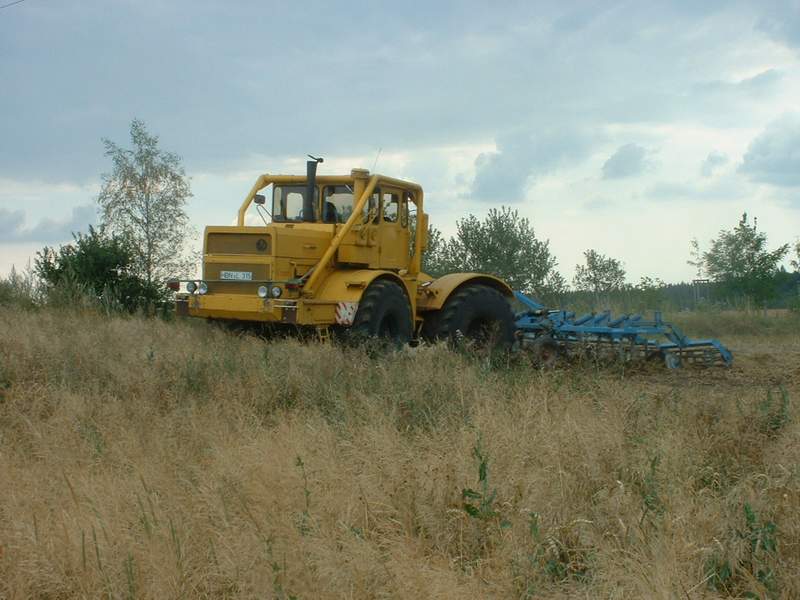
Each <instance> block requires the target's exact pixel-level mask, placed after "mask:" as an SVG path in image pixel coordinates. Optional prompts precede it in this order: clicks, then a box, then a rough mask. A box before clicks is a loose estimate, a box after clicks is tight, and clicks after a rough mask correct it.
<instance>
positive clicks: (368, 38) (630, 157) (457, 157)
mask: <svg viewBox="0 0 800 600" xmlns="http://www.w3.org/2000/svg"><path fill="white" fill-rule="evenodd" d="M5 3H6V2H5V1H4V0H0V5H1V4H5ZM133 118H139V119H142V120H144V121H145V123H146V124H147V127H148V129H149V130H150V132H151V133H154V134H156V135H158V136H159V140H160V145H161V147H162V148H163V149H165V150H168V151H171V152H175V153H177V154H178V155H180V156H181V157H182V160H183V164H184V166H185V169H186V172H187V175H189V176H190V177H191V187H192V192H193V197H192V198H191V200H190V201H189V203H188V205H187V211H188V213H189V215H190V218H191V221H192V223H193V225H194V226H195V227H196V229H197V230H198V231H202V228H203V227H204V226H205V225H213V224H229V223H231V222H232V221H233V219H234V218H235V215H236V211H237V208H238V206H239V204H240V203H241V200H242V199H243V198H244V196H245V195H246V193H247V192H248V190H249V189H250V187H251V185H252V183H253V181H254V180H255V178H256V177H257V176H258V175H259V174H260V173H265V172H269V173H291V174H303V173H304V172H305V165H304V160H305V155H306V154H308V153H310V154H314V155H315V156H324V157H325V163H324V164H323V165H321V167H320V171H319V172H320V174H346V173H349V171H350V169H351V168H354V167H364V168H368V169H371V170H373V171H377V172H380V173H383V174H386V175H390V176H394V177H401V178H405V179H410V180H413V181H416V182H418V183H420V184H421V185H422V186H423V188H424V189H425V190H426V210H427V212H429V213H430V221H431V224H432V225H434V226H435V227H437V228H439V229H440V230H442V231H443V232H444V233H445V234H446V235H451V234H453V233H454V232H455V225H456V221H457V220H458V219H459V218H461V217H463V216H466V215H468V214H475V215H477V216H479V217H482V216H484V215H485V214H486V213H487V211H488V210H490V209H492V208H499V207H500V206H502V205H505V206H511V207H513V208H515V209H517V210H518V212H519V214H520V215H521V216H523V217H527V218H528V219H529V220H530V221H531V223H532V225H533V227H534V229H535V231H536V234H537V236H538V237H539V238H541V239H548V240H549V243H550V249H551V251H552V253H553V254H554V256H555V257H556V258H557V260H558V263H559V265H558V269H559V270H560V271H561V272H562V273H563V274H564V275H565V276H566V277H567V278H571V276H572V274H573V273H574V268H575V265H576V264H577V263H580V262H582V259H583V256H582V254H583V252H584V251H585V250H587V249H590V248H592V249H595V250H597V251H598V252H601V253H603V254H606V255H608V256H611V257H614V258H617V259H620V260H621V261H622V262H623V263H624V265H625V268H626V270H627V272H628V278H629V280H630V281H632V282H636V281H638V279H639V278H640V277H642V276H651V277H659V278H661V279H663V280H665V281H670V282H677V281H688V280H691V279H692V278H693V277H694V269H693V267H691V266H689V265H687V264H686V261H687V259H689V258H690V256H689V249H690V247H689V242H690V240H691V239H693V238H697V239H698V240H699V241H700V244H701V247H702V248H707V247H708V244H709V242H710V240H711V239H713V238H714V237H715V236H716V235H717V234H718V233H719V231H720V230H722V229H731V228H732V227H734V226H735V225H736V223H737V222H738V220H739V218H740V216H741V214H742V213H743V212H745V211H746V212H747V213H748V214H749V215H751V217H757V219H758V227H759V229H760V230H762V231H764V232H766V233H767V235H768V239H769V242H770V245H771V247H775V246H777V245H780V244H783V243H794V242H795V241H797V240H798V238H799V237H800V2H798V1H797V0H795V1H793V2H789V1H784V2H778V1H774V2H773V1H769V0H767V1H763V0H762V1H760V2H736V1H725V2H722V1H719V2H717V1H714V0H710V1H706V2H696V1H688V0H687V1H684V0H676V1H673V2H639V1H629V2H613V1H603V2H591V1H580V2H569V1H559V2H532V1H526V2H515V1H511V0H509V1H505V2H499V3H498V2H488V1H484V2H477V1H476V2H472V1H453V2H445V1H442V2H437V1H428V2H418V1H415V0H408V1H406V2H397V1H392V2H380V1H370V2H360V1H349V2H330V1H327V2H316V1H304V2H292V3H290V2H281V3H271V2H256V1H253V2H249V1H244V0H242V1H237V2H221V1H219V2H211V1H205V0H192V1H187V0H171V1H169V2H166V1H164V2H153V1H149V0H136V1H128V0H104V1H95V0H82V1H80V2H78V1H76V0H72V1H70V0H25V1H24V2H21V3H18V4H15V5H13V6H9V7H7V8H3V9H0V274H3V273H8V272H9V271H10V269H11V267H12V265H15V266H16V267H17V268H24V267H25V266H26V265H27V264H28V263H29V261H30V260H31V259H32V256H33V255H34V254H35V253H36V251H37V250H38V249H40V248H41V247H43V246H45V245H49V246H54V245H58V244H61V243H65V242H68V241H69V240H71V238H72V235H71V234H72V232H76V231H86V229H87V228H88V225H89V224H90V223H95V222H96V221H97V211H96V198H97V194H98V192H99V190H100V183H101V175H102V174H103V173H106V172H108V171H110V168H111V163H110V160H109V159H108V157H106V156H105V155H104V146H103V142H102V140H103V139H104V138H106V139H110V140H112V141H114V142H116V143H118V144H120V145H123V146H124V145H128V144H129V127H130V122H131V120H132V119H133ZM194 243H196V244H197V245H198V247H199V237H198V239H197V240H195V242H194ZM787 265H788V260H787Z"/></svg>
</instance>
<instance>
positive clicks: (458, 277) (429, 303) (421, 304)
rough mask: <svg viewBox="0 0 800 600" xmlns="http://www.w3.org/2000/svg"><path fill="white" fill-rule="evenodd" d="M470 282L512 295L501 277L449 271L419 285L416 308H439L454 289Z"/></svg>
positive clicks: (425, 309) (424, 309) (421, 310)
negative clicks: (428, 282)
mask: <svg viewBox="0 0 800 600" xmlns="http://www.w3.org/2000/svg"><path fill="white" fill-rule="evenodd" d="M470 283H475V284H481V285H487V286H489V287H493V288H495V289H496V290H498V291H499V292H500V293H501V294H503V295H504V296H513V295H514V291H513V290H512V289H511V288H510V287H509V286H508V284H507V283H506V282H505V281H503V280H502V279H498V278H497V277H495V276H493V275H486V274H484V273H451V274H449V275H444V276H442V277H439V278H438V279H434V280H433V281H431V283H430V284H427V285H421V286H419V291H418V292H417V310H419V311H420V312H423V311H428V310H439V309H440V308H442V306H444V303H445V302H447V298H449V297H450V294H452V293H453V292H454V291H456V290H457V289H458V288H460V287H462V286H463V285H467V284H470Z"/></svg>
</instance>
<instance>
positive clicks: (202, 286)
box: [197, 281, 208, 294]
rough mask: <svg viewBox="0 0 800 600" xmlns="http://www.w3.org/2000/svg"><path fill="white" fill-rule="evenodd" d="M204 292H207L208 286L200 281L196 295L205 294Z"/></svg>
mask: <svg viewBox="0 0 800 600" xmlns="http://www.w3.org/2000/svg"><path fill="white" fill-rule="evenodd" d="M206 292H208V284H207V283H206V282H205V281H201V282H200V285H198V286H197V293H198V294H205V293H206Z"/></svg>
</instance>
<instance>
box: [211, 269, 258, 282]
mask: <svg viewBox="0 0 800 600" xmlns="http://www.w3.org/2000/svg"><path fill="white" fill-rule="evenodd" d="M219 278H220V279H225V280H227V281H252V279H253V273H252V272H250V271H220V272H219Z"/></svg>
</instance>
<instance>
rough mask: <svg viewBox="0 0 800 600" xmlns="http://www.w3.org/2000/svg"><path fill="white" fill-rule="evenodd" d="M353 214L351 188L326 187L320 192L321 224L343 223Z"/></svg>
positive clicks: (339, 186) (341, 186) (342, 186)
mask: <svg viewBox="0 0 800 600" xmlns="http://www.w3.org/2000/svg"><path fill="white" fill-rule="evenodd" d="M351 214H353V188H352V187H350V186H349V185H328V186H325V189H324V191H323V192H322V222H323V223H344V222H346V221H347V219H349V218H350V215H351Z"/></svg>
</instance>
